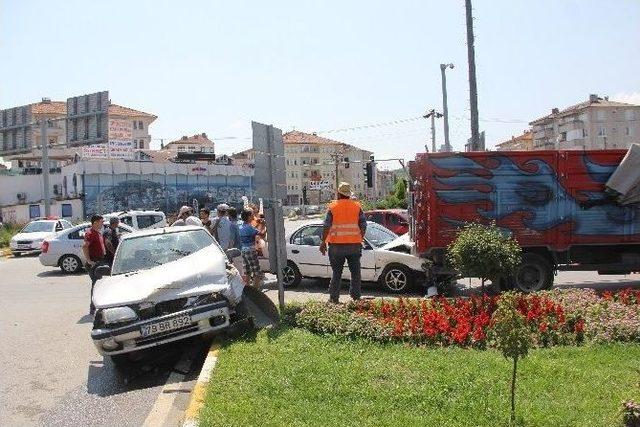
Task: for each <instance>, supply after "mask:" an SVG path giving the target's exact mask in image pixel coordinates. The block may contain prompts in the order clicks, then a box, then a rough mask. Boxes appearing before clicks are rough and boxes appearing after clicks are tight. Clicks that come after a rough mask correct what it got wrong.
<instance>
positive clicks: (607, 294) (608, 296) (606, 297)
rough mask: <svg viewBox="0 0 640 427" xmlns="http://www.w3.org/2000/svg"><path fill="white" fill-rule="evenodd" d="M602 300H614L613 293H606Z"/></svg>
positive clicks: (603, 294)
mask: <svg viewBox="0 0 640 427" xmlns="http://www.w3.org/2000/svg"><path fill="white" fill-rule="evenodd" d="M602 298H604V299H605V300H607V301H610V300H612V299H613V293H612V292H611V291H604V292H603V293H602Z"/></svg>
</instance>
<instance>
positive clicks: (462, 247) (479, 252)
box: [447, 224, 522, 290]
mask: <svg viewBox="0 0 640 427" xmlns="http://www.w3.org/2000/svg"><path fill="white" fill-rule="evenodd" d="M521 252H522V250H521V249H520V245H518V242H516V241H515V240H514V239H513V238H511V237H507V236H505V235H504V234H503V233H501V232H500V229H498V227H496V225H495V224H491V225H488V226H487V225H482V224H468V225H466V226H464V228H463V229H462V230H461V231H460V233H458V237H457V238H456V240H455V241H454V242H453V243H452V244H451V245H449V247H448V248H447V258H448V260H449V262H450V263H451V265H452V266H453V268H455V269H456V270H457V271H458V273H460V274H461V275H462V276H464V277H478V278H479V279H480V280H481V281H482V289H483V290H484V282H485V281H486V280H487V279H488V280H491V282H492V283H495V282H496V281H497V280H498V278H500V277H502V276H507V275H509V274H511V273H512V272H513V271H514V270H515V268H516V267H517V266H518V264H520V255H521Z"/></svg>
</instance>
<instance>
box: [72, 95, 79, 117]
mask: <svg viewBox="0 0 640 427" xmlns="http://www.w3.org/2000/svg"><path fill="white" fill-rule="evenodd" d="M73 114H76V115H77V114H78V98H73Z"/></svg>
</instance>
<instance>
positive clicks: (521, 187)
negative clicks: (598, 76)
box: [409, 150, 640, 292]
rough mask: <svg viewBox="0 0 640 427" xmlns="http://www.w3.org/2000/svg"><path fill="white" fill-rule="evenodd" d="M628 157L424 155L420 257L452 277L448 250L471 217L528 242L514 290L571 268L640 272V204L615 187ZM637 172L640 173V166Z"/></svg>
mask: <svg viewBox="0 0 640 427" xmlns="http://www.w3.org/2000/svg"><path fill="white" fill-rule="evenodd" d="M625 154H626V152H625V151H622V150H599V151H595V150H594V151H528V152H468V153H425V154H418V155H417V156H416V159H415V161H413V162H410V164H409V171H410V176H411V186H412V192H411V197H412V201H411V205H412V207H411V214H412V215H411V216H412V218H411V219H412V223H411V236H412V239H413V240H414V241H415V251H416V252H417V254H418V255H420V256H423V257H425V258H428V259H429V260H430V261H431V262H430V263H427V264H429V265H430V267H429V272H428V273H429V274H428V276H429V277H430V278H431V279H432V281H435V282H437V281H440V280H449V279H451V278H452V276H453V275H454V272H453V271H451V269H450V268H448V267H447V263H446V248H447V246H448V245H449V244H451V243H452V242H453V240H454V239H455V238H456V235H457V233H458V230H459V228H460V227H461V226H463V225H464V224H466V223H469V222H476V223H485V224H488V223H491V222H495V224H496V225H497V226H498V227H500V228H501V229H503V230H504V231H505V232H507V233H510V234H511V235H512V236H513V237H514V238H515V239H516V240H517V241H518V243H519V244H520V245H521V246H522V248H523V256H522V263H521V265H520V266H519V268H518V269H517V271H516V272H515V273H514V276H513V277H510V278H504V279H502V280H501V286H502V287H505V288H509V287H513V286H515V287H517V288H518V289H520V290H523V291H527V292H532V291H537V290H542V289H548V288H550V287H551V286H552V285H553V280H554V276H555V273H556V272H557V271H561V270H576V271H597V272H598V273H600V274H628V273H631V272H636V271H640V206H639V205H638V204H637V203H631V204H622V203H620V202H619V198H618V199H617V198H616V197H615V194H614V193H615V192H612V191H610V189H609V188H608V187H606V186H605V184H607V183H608V180H609V179H610V177H611V176H612V174H613V173H614V172H615V171H616V169H617V168H618V167H619V165H620V163H621V162H622V160H623V159H626V158H625ZM629 171H631V172H630V173H632V174H633V173H635V174H640V165H637V164H635V165H634V167H633V168H631V169H629V168H628V169H627V171H625V172H624V174H625V175H628V173H627V172H629ZM616 173H617V172H616Z"/></svg>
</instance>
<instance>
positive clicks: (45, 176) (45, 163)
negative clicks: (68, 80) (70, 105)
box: [40, 118, 51, 217]
mask: <svg viewBox="0 0 640 427" xmlns="http://www.w3.org/2000/svg"><path fill="white" fill-rule="evenodd" d="M47 124H48V120H47V119H45V118H42V119H41V120H40V136H41V141H42V181H43V185H44V193H43V194H44V216H45V217H48V216H50V215H51V196H50V194H49V190H50V188H49V143H48V141H47Z"/></svg>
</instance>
